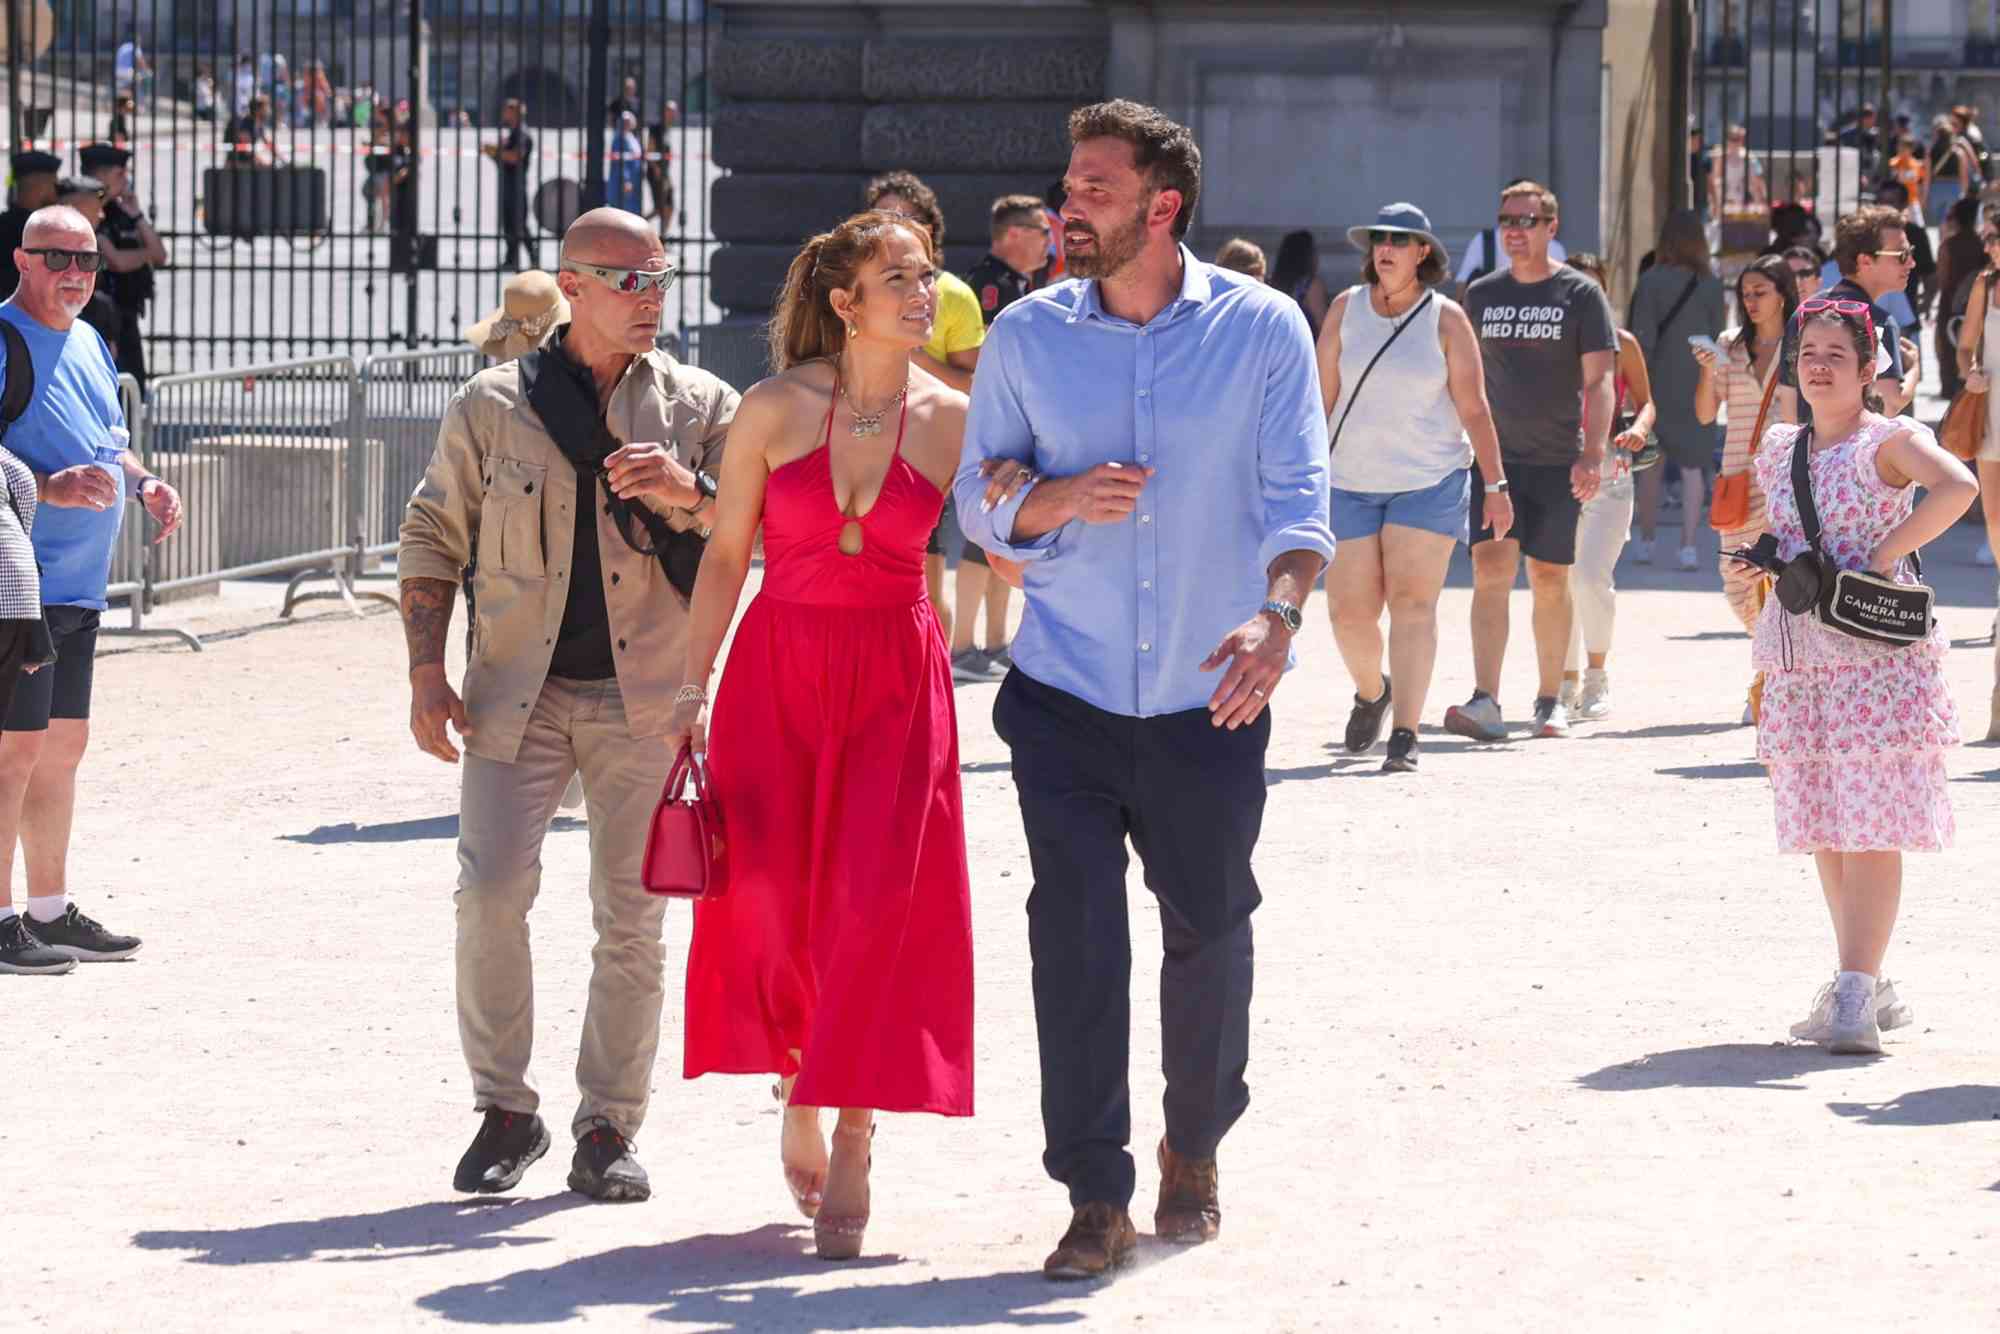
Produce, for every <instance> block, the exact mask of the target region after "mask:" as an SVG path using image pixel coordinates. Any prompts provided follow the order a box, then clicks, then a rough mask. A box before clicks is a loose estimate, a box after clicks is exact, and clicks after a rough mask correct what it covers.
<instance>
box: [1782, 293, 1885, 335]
mask: <svg viewBox="0 0 2000 1334" xmlns="http://www.w3.org/2000/svg"><path fill="white" fill-rule="evenodd" d="M1822 311H1832V312H1833V313H1834V314H1836V315H1838V316H1840V317H1841V318H1842V319H1844V320H1846V319H1855V318H1859V319H1860V321H1861V327H1862V328H1864V329H1866V330H1867V331H1868V338H1869V341H1870V342H1873V341H1874V338H1875V317H1874V316H1873V315H1871V314H1870V313H1869V311H1868V303H1867V302H1865V301H1847V300H1832V299H1830V298H1827V297H1823V296H1816V297H1813V298H1812V299H1811V300H1809V301H1801V302H1799V313H1798V314H1797V315H1796V316H1794V317H1793V318H1794V319H1796V320H1797V321H1798V323H1799V325H1800V326H1801V327H1804V325H1805V322H1806V317H1807V316H1808V315H1817V314H1820V313H1821V312H1822Z"/></svg>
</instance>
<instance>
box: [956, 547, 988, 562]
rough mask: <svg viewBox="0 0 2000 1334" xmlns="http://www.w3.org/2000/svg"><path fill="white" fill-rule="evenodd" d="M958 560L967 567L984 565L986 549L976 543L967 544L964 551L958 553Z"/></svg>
mask: <svg viewBox="0 0 2000 1334" xmlns="http://www.w3.org/2000/svg"><path fill="white" fill-rule="evenodd" d="M958 559H959V560H960V561H961V562H963V563H964V564H967V565H985V564H986V548H985V547H982V546H980V545H979V544H978V543H977V542H967V543H966V544H965V549H964V550H963V551H961V552H959V553H958Z"/></svg>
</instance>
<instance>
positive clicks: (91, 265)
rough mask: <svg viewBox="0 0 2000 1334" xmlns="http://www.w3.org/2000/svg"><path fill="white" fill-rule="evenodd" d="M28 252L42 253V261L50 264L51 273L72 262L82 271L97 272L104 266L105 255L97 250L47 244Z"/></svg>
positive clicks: (66, 266) (61, 269)
mask: <svg viewBox="0 0 2000 1334" xmlns="http://www.w3.org/2000/svg"><path fill="white" fill-rule="evenodd" d="M28 253H29V254H31V255H40V256H41V257H42V263H44V264H46V265H48V266H49V272H50V273H61V272H62V271H63V270H64V269H67V268H68V267H69V266H70V265H72V264H74V265H76V267H77V269H78V271H79V272H82V273H96V272H97V271H98V270H99V269H101V268H103V267H104V256H102V255H100V254H98V253H97V252H96V251H95V250H52V249H49V248H48V247H46V246H37V247H35V248H34V249H32V250H30V251H28Z"/></svg>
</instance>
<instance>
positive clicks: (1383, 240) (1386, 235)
mask: <svg viewBox="0 0 2000 1334" xmlns="http://www.w3.org/2000/svg"><path fill="white" fill-rule="evenodd" d="M1422 239H1423V238H1422V237H1420V236H1418V235H1417V234H1416V233H1414V232H1370V233H1368V244H1369V245H1387V246H1394V247H1396V249H1398V250H1402V249H1404V248H1405V247H1407V246H1413V245H1416V244H1417V243H1418V242H1419V241H1421V240H1422Z"/></svg>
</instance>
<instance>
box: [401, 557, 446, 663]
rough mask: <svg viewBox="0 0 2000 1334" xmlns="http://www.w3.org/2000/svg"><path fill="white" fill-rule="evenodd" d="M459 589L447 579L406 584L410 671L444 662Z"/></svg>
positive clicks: (405, 610)
mask: <svg viewBox="0 0 2000 1334" xmlns="http://www.w3.org/2000/svg"><path fill="white" fill-rule="evenodd" d="M457 596H458V589H457V588H456V587H454V586H453V585H452V583H451V582H450V581H449V580H446V579H406V580H404V581H403V635H404V637H405V638H406V639H408V640H409V644H410V670H411V671H413V672H414V671H415V670H416V669H417V668H419V667H427V666H429V665H430V664H432V663H442V662H443V661H444V641H445V635H446V633H447V632H448V631H449V630H450V629H451V604H452V601H453V599H455V598H456V597H457Z"/></svg>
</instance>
